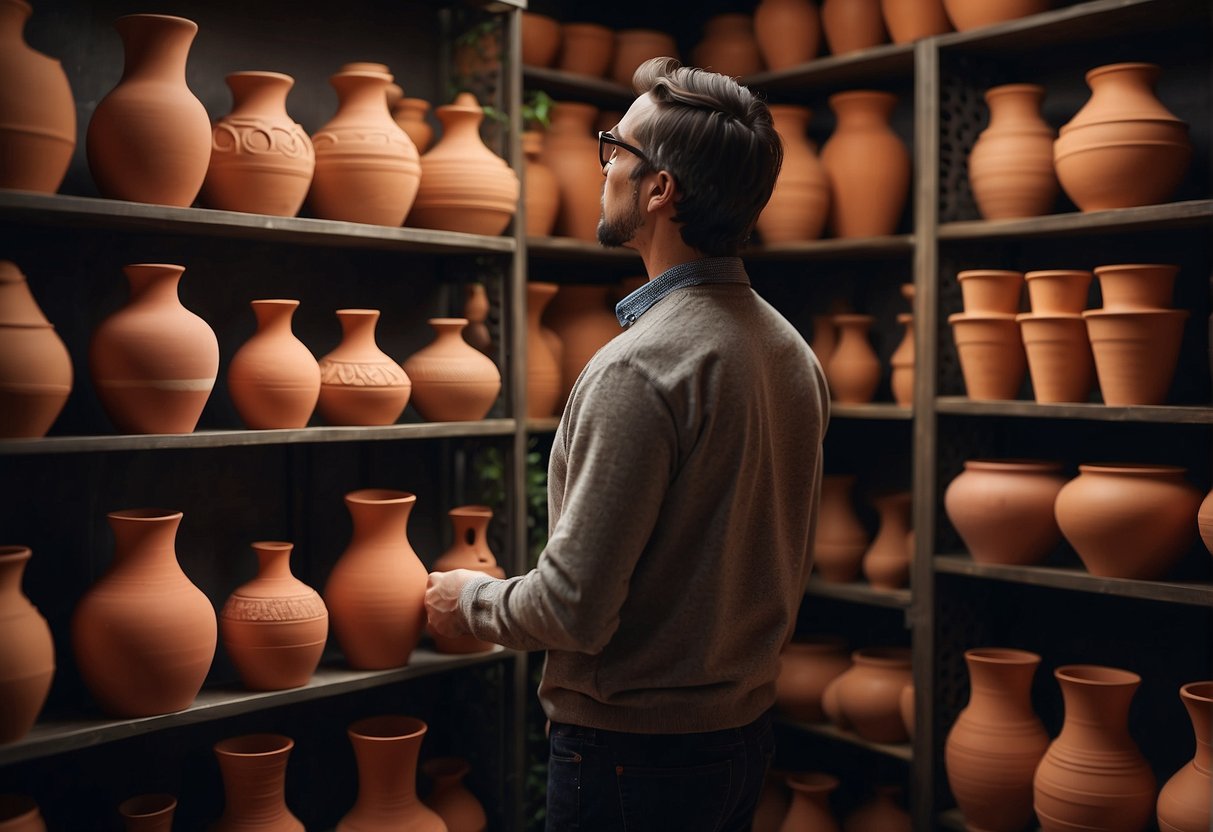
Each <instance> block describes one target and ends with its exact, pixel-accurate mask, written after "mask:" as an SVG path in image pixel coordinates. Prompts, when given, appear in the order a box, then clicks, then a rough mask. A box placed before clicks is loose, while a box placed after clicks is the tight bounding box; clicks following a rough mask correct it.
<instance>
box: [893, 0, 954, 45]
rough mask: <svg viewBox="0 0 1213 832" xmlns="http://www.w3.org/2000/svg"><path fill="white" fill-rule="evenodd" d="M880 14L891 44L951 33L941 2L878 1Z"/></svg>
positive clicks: (916, 0)
mask: <svg viewBox="0 0 1213 832" xmlns="http://www.w3.org/2000/svg"><path fill="white" fill-rule="evenodd" d="M880 13H881V15H882V16H883V17H884V22H885V26H887V27H888V29H889V37H891V38H892V39H893V43H910V42H912V41H916V40H919V39H921V38H926V37H930V36H931V35H942V34H943V33H944V32H950V31H952V23H951V21H949V20H948V15H947V12H945V11H944V8H943V0H880Z"/></svg>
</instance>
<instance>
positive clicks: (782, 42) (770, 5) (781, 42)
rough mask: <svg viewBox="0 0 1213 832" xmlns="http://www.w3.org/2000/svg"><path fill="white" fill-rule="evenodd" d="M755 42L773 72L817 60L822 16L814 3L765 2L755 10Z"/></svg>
mask: <svg viewBox="0 0 1213 832" xmlns="http://www.w3.org/2000/svg"><path fill="white" fill-rule="evenodd" d="M754 38H755V40H756V41H757V42H758V51H759V52H760V53H762V58H763V61H764V62H765V63H766V65H767V68H768V69H770V70H772V71H778V70H781V69H789V68H790V67H794V66H797V65H799V64H803V63H806V62H808V61H811V60H813V58H815V57H817V52H818V50H819V49H820V48H821V16H820V13H819V12H818V11H817V6H816V4H814V3H813V2H812V0H761V2H759V4H758V8H756V9H755V10H754Z"/></svg>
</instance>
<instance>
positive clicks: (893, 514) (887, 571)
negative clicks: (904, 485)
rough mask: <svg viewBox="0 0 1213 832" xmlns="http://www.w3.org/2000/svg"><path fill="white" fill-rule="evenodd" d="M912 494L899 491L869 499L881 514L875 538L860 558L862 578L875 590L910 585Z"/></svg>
mask: <svg viewBox="0 0 1213 832" xmlns="http://www.w3.org/2000/svg"><path fill="white" fill-rule="evenodd" d="M913 499H914V497H913V494H911V493H910V492H909V491H899V492H896V493H894V494H885V495H883V496H880V497H877V498H875V499H874V500H872V504H873V505H875V506H876V511H877V512H878V513H879V514H880V527H879V529H878V530H877V532H876V538H875V539H874V540H873V541H872V545H871V546H869V547H868V550H867V552H865V553H864V556H863V562H862V566H863V575H864V577H865V578H867V579H868V583H870V584H871V585H872V586H874V587H876V588H878V589H899V588H901V587H904V586H908V585H909V583H910V550H909V549H908V548H907V545H906V538H907V535H909V533H910V508H911V506H912V504H913Z"/></svg>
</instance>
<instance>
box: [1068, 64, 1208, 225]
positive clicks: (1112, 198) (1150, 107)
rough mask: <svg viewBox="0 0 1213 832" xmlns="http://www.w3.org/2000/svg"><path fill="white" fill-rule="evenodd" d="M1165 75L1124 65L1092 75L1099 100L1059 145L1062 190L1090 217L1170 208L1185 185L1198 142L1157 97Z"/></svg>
mask: <svg viewBox="0 0 1213 832" xmlns="http://www.w3.org/2000/svg"><path fill="white" fill-rule="evenodd" d="M1159 72H1160V70H1159V68H1158V66H1156V65H1155V64H1146V63H1122V64H1108V65H1107V66H1101V67H1096V68H1095V69H1092V70H1091V71H1090V72H1088V73H1087V84H1088V86H1090V88H1091V98H1090V99H1088V101H1087V102H1086V104H1084V105H1083V106H1082V108H1081V109H1080V110H1079V111H1078V112H1077V113H1076V114H1075V115H1074V118H1072V119H1071V120H1070V121H1069V122H1068V123H1066V124H1064V125H1063V126H1062V128H1061V130H1060V135H1059V136H1058V138H1057V141H1056V143H1054V145H1053V162H1054V164H1055V165H1056V168H1057V178H1058V180H1059V181H1060V182H1061V187H1062V188H1063V189H1064V190H1065V192H1066V195H1067V196H1069V197H1070V199H1072V200H1073V201H1074V204H1075V205H1077V206H1078V207H1079V208H1080V209H1082V210H1083V211H1102V210H1106V209H1109V208H1128V207H1131V206H1134V205H1154V204H1156V203H1159V202H1166V201H1167V200H1168V199H1170V198H1171V195H1172V194H1173V193H1174V192H1175V189H1176V188H1177V187H1179V183H1180V182H1181V181H1183V178H1184V174H1185V173H1186V172H1187V170H1188V163H1189V162H1190V161H1191V158H1192V142H1191V140H1190V139H1189V138H1188V125H1187V123H1186V122H1184V121H1182V120H1181V119H1179V118H1176V116H1175V115H1174V114H1173V113H1171V111H1170V110H1168V109H1167V108H1166V106H1164V105H1163V103H1162V102H1161V101H1159V100H1158V98H1157V97H1156V96H1155V94H1154V84H1155V83H1156V82H1157V81H1158V76H1159Z"/></svg>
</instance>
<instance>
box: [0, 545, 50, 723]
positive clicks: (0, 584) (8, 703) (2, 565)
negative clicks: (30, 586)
mask: <svg viewBox="0 0 1213 832" xmlns="http://www.w3.org/2000/svg"><path fill="white" fill-rule="evenodd" d="M29 559H30V550H29V547H27V546H0V745H2V744H4V743H7V742H15V741H16V740H19V739H21V738H22V737H24V736H25V735H26V734H27V733H29V729H31V728H33V727H34V723H35V722H36V721H37V720H38V714H39V713H40V712H41V711H42V705H43V704H44V703H45V702H46V696H47V694H48V693H50V689H51V679H52V678H53V677H54V675H55V645H54V642H53V641H52V640H51V628H50V625H48V624H47V623H46V619H45V618H43V617H42V614H41V613H39V612H38V609H37V607H35V606H34V605H33V604H31V603H30V601H29V598H27V597H26V596H25V593H23V592H22V591H21V577H22V575H24V574H25V565H26V564H27V563H29Z"/></svg>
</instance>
